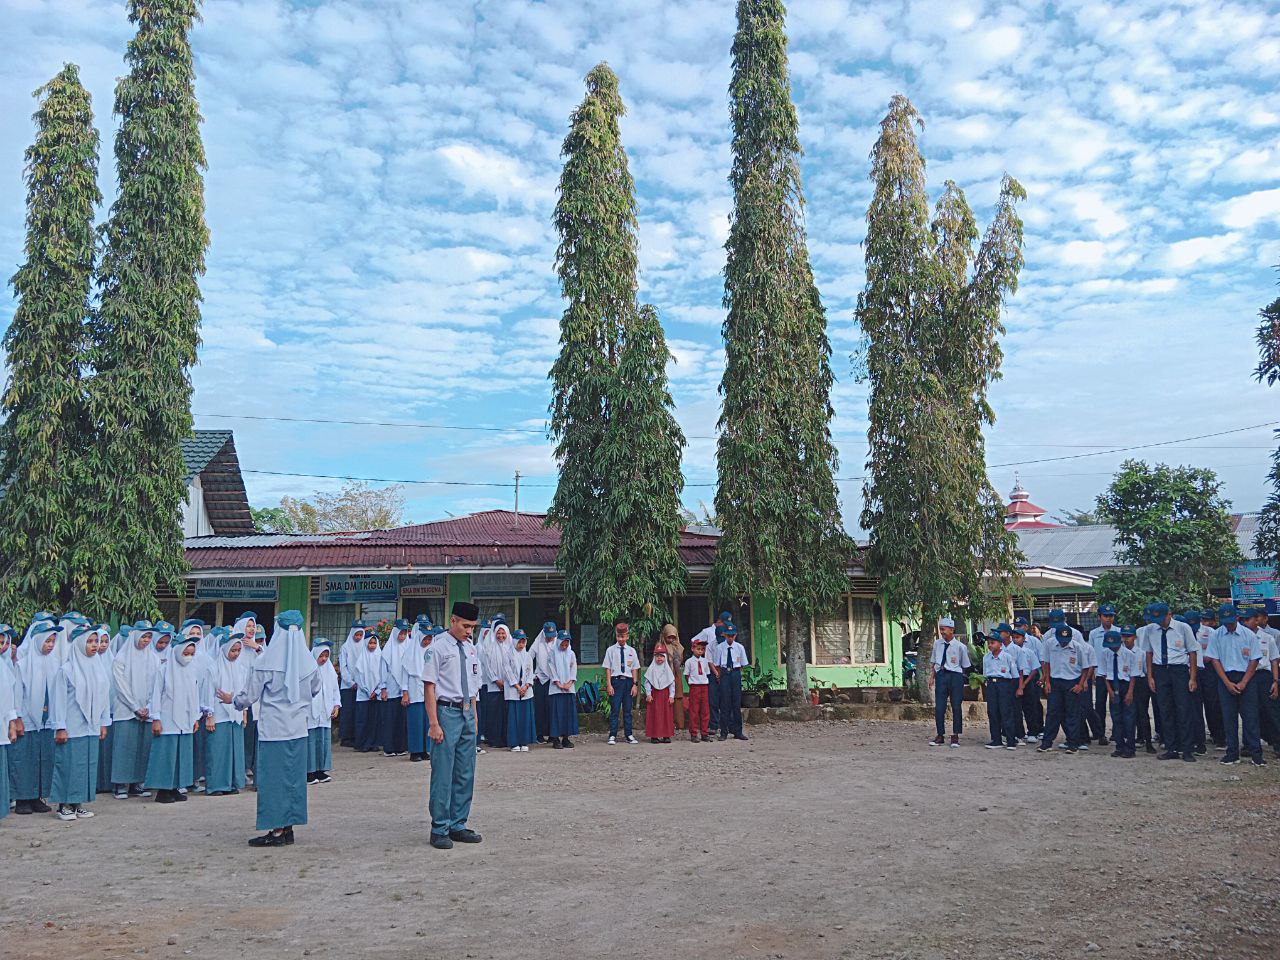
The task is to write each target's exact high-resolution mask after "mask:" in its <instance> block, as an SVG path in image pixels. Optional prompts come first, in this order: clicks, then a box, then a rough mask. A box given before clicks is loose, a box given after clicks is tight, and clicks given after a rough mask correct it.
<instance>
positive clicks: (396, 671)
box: [382, 624, 413, 683]
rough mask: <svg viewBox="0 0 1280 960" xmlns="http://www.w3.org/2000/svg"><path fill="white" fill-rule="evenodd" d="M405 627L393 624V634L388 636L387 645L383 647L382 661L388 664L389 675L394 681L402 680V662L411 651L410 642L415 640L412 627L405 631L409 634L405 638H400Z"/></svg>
mask: <svg viewBox="0 0 1280 960" xmlns="http://www.w3.org/2000/svg"><path fill="white" fill-rule="evenodd" d="M403 629H404V628H402V627H397V626H395V625H394V624H393V625H392V627H391V636H389V637H387V643H386V646H384V647H383V648H382V662H383V663H384V664H385V665H386V668H387V676H389V677H390V678H391V681H392V683H399V682H400V663H401V661H403V660H404V657H405V654H406V653H407V652H408V651H409V644H410V643H411V642H412V641H413V628H412V627H410V628H409V629H408V630H405V631H404V632H405V633H408V634H409V636H407V637H405V638H404V640H400V639H399V638H400V633H401V631H402V630H403Z"/></svg>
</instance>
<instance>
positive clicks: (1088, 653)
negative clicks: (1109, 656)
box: [1080, 643, 1106, 667]
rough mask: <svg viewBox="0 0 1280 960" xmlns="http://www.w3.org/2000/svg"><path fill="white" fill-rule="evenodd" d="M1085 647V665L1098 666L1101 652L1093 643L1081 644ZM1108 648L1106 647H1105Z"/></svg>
mask: <svg viewBox="0 0 1280 960" xmlns="http://www.w3.org/2000/svg"><path fill="white" fill-rule="evenodd" d="M1080 646H1081V647H1082V648H1084V665H1085V667H1096V666H1097V665H1098V659H1099V653H1098V651H1097V650H1095V649H1094V648H1093V646H1092V645H1091V644H1088V643H1082V644H1080ZM1103 649H1104V650H1105V649H1106V648H1105V647H1104V648H1103Z"/></svg>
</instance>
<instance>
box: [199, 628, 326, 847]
mask: <svg viewBox="0 0 1280 960" xmlns="http://www.w3.org/2000/svg"><path fill="white" fill-rule="evenodd" d="M323 683H324V681H323V680H322V679H321V676H320V670H319V668H318V667H317V666H316V661H315V658H314V657H312V656H311V652H310V651H309V650H308V649H307V639H306V636H305V635H304V634H303V632H302V614H301V613H299V612H298V611H297V610H286V611H285V612H284V613H282V614H281V615H280V616H278V617H276V629H275V632H274V633H273V634H272V637H271V643H270V644H269V645H268V646H267V649H266V650H265V651H264V652H263V653H262V655H261V656H259V657H257V658H256V659H255V660H254V663H253V672H252V673H251V674H250V675H249V683H248V687H247V688H246V689H244V690H241V691H240V692H239V693H237V694H235V696H234V697H233V696H232V695H231V692H230V691H227V690H218V691H216V692H215V696H216V697H217V698H218V699H219V700H221V701H222V702H223V703H233V704H234V705H235V706H236V708H237V709H240V710H247V709H248V708H249V707H250V706H251V705H252V704H255V703H257V704H259V705H260V706H261V711H260V713H259V714H258V760H257V763H258V767H257V770H256V771H255V775H254V783H255V784H256V785H257V792H258V829H259V830H266V831H268V832H267V833H265V834H263V835H262V836H258V837H254V838H253V839H251V840H250V841H249V845H250V846H253V847H279V846H284V845H286V844H291V843H293V828H294V827H295V826H298V825H299V824H304V823H306V822H307V744H308V740H309V736H308V734H307V718H308V716H309V715H310V713H311V702H312V700H313V698H314V697H315V696H316V694H318V693H319V692H320V690H321V688H322V686H323Z"/></svg>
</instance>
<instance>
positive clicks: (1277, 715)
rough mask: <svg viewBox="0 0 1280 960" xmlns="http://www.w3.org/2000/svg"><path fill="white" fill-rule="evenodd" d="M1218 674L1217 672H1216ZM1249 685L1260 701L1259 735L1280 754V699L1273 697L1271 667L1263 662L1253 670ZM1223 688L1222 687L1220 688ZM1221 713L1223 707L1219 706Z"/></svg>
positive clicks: (1254, 696)
mask: <svg viewBox="0 0 1280 960" xmlns="http://www.w3.org/2000/svg"><path fill="white" fill-rule="evenodd" d="M1214 676H1217V673H1216V672H1215V673H1214ZM1249 686H1251V687H1253V688H1254V694H1253V698H1254V700H1256V701H1257V703H1258V736H1259V737H1260V738H1261V739H1262V740H1264V741H1266V742H1267V743H1269V744H1271V747H1272V749H1274V750H1275V751H1276V755H1277V756H1280V700H1272V699H1271V667H1270V665H1268V666H1267V668H1266V669H1265V670H1264V669H1263V666H1262V664H1261V663H1259V664H1258V669H1257V670H1255V671H1254V672H1253V679H1252V680H1250V681H1249ZM1219 690H1221V688H1219ZM1218 712H1219V714H1221V712H1222V708H1221V707H1219V708H1218Z"/></svg>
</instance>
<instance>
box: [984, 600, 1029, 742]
mask: <svg viewBox="0 0 1280 960" xmlns="http://www.w3.org/2000/svg"><path fill="white" fill-rule="evenodd" d="M1008 630H1009V625H1008V624H1005V623H1002V624H1000V626H999V627H997V628H996V633H995V635H994V636H992V637H990V638H988V640H987V652H986V653H984V654H983V655H982V675H983V677H985V678H986V696H987V725H988V727H990V729H991V741H990V742H989V743H988V744H987V749H988V750H999V749H1000V747H1001V742H1000V741H1001V740H1004V748H1005V749H1006V750H1016V749H1017V748H1018V738H1017V737H1016V736H1015V735H1014V725H1013V702H1014V689H1015V688H1016V687H1018V686H1019V685H1020V684H1021V673H1020V669H1019V667H1018V663H1017V662H1016V661H1015V660H1014V658H1013V657H1012V656H1011V655H1010V653H1009V651H1008V650H1005V649H1004V640H1003V635H1002V634H1001V632H1000V631H1005V633H1006V634H1007V632H1008Z"/></svg>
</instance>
